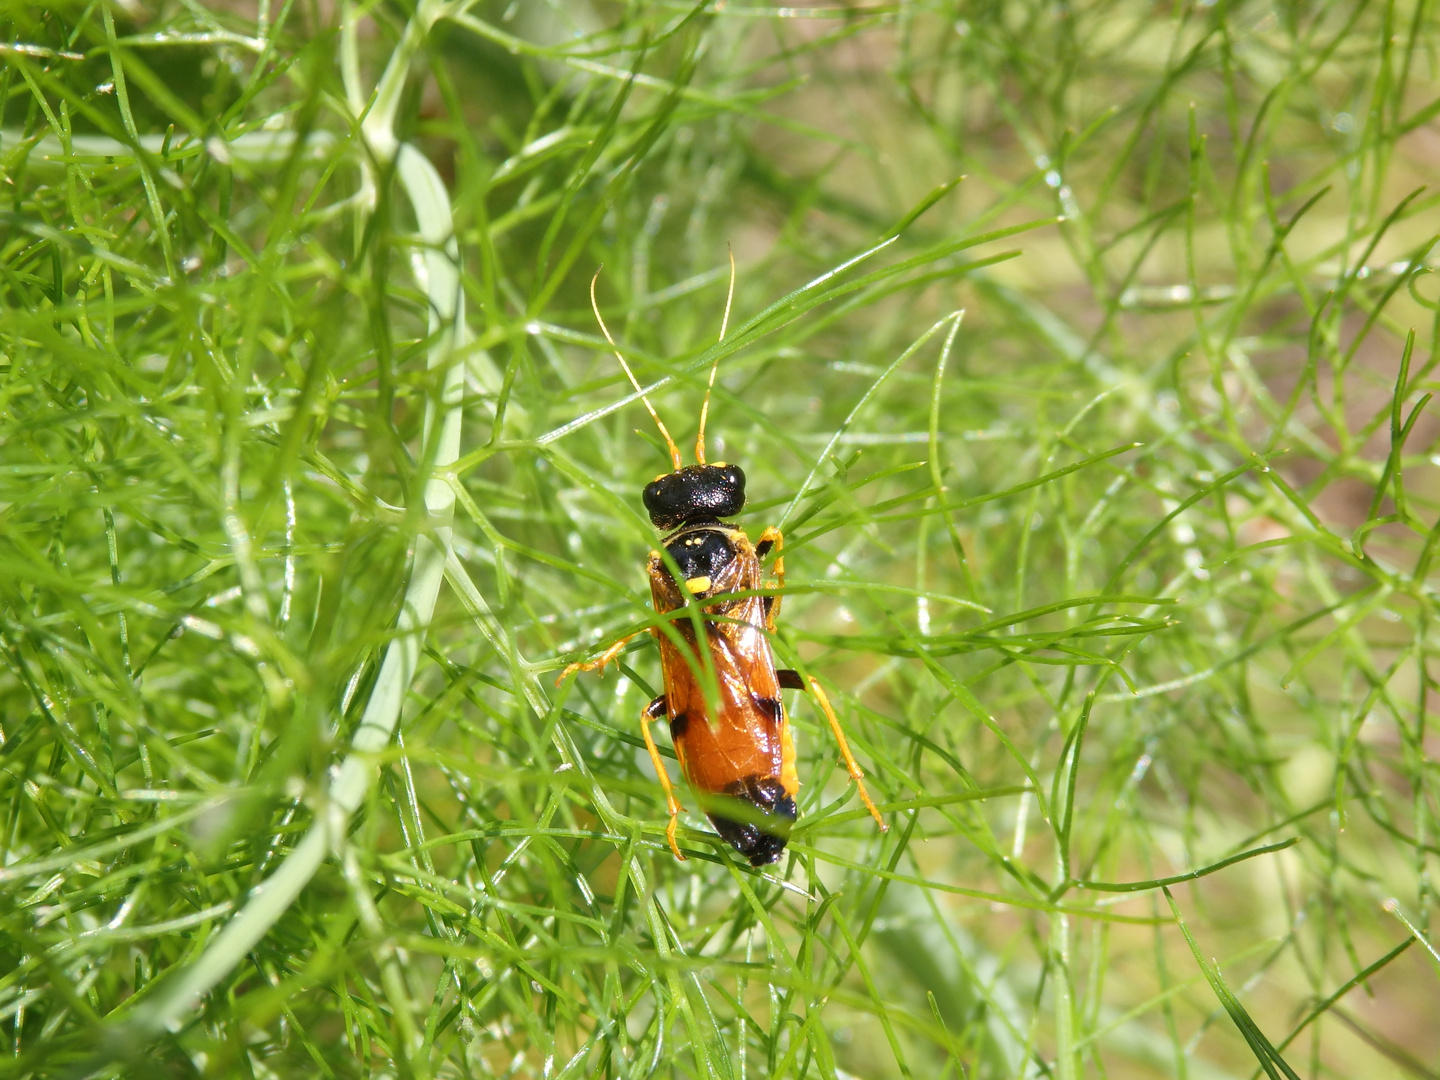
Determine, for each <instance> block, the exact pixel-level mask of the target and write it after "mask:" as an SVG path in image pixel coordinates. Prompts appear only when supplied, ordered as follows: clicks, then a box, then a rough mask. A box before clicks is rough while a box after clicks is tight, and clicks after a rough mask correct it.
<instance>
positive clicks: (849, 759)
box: [776, 669, 890, 832]
mask: <svg viewBox="0 0 1440 1080" xmlns="http://www.w3.org/2000/svg"><path fill="white" fill-rule="evenodd" d="M776 674H777V675H780V676H781V680H780V685H782V686H786V685H793V683H791V682H790V680H788V679H786V678H784V676H786V675H789V676H791V677H792V678H794V681H795V683H799V682H800V679H799V677H798V676H796V674H795V672H793V671H789V670H788V669H787V670H786V671H784V672H776ZM807 681H808V682H809V684H810V686H809V688H810V689H811V690H814V691H815V700H816V701H817V702H819V703H820V710H821V711H822V712H823V713H824V714H825V719H826V720H828V721H829V722H830V731H831V734H833V735H834V736H835V741H836V742H837V743H839V744H840V756H841V757H842V758H844V759H845V768H846V770H847V771H848V772H849V773H850V779H851V780H854V781H855V788H856V790H858V791H859V792H860V801H861V802H863V803H864V804H865V809H867V810H869V811H870V816H871V817H873V818H874V819H875V823H876V824H877V825H879V826H880V831H881V832H889V831H890V826H889V825H886V824H885V819H884V818H882V817H881V816H880V811H879V810H878V809H876V807H875V804H874V802H872V801H871V799H870V793H869V792H868V791H866V790H865V773H864V772H863V771H862V770H861V768H860V766H859V765H858V764H856V762H855V755H854V754H852V753H850V744H849V743H848V742H846V741H845V732H844V730H843V729H842V728H841V727H840V719H839V718H838V717H837V716H836V715H835V710H834V709H833V708H831V707H830V699H829V698H828V697H826V696H825V691H824V689H822V688H821V686H820V683H819V680H817V679H816V678H814V676H811V677H810V678H809V679H808V680H807ZM799 689H801V690H804V689H805V686H804V684H803V683H802V684H801V685H800V686H799Z"/></svg>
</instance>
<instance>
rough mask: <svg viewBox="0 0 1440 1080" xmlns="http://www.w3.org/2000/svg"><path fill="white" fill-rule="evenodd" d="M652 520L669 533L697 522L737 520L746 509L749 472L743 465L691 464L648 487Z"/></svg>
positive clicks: (657, 526) (645, 496)
mask: <svg viewBox="0 0 1440 1080" xmlns="http://www.w3.org/2000/svg"><path fill="white" fill-rule="evenodd" d="M642 497H643V498H644V500H645V509H646V510H647V511H648V512H649V514H650V520H651V521H652V522H654V524H655V527H656V528H657V529H660V530H663V531H666V532H668V531H669V530H671V529H674V528H678V527H679V526H681V525H685V524H687V523H689V522H693V521H717V520H719V519H720V518H726V517H733V516H734V515H735V514H738V513H739V512H740V511H741V510H742V509H744V507H745V473H744V472H743V471H742V470H741V468H740V466H739V465H726V464H724V463H720V462H717V463H716V464H714V465H687V466H685V468H683V469H677V470H676V471H675V472H672V473H666V474H665V475H664V476H661V477H658V478H657V479H655V480H652V481H651V482H650V483H648V484H646V485H645V492H644V494H643V496H642Z"/></svg>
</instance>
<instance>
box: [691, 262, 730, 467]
mask: <svg viewBox="0 0 1440 1080" xmlns="http://www.w3.org/2000/svg"><path fill="white" fill-rule="evenodd" d="M725 250H726V251H728V252H729V253H730V291H729V292H728V293H726V294H725V315H724V316H723V317H722V318H721V320H720V337H719V338H718V339H717V341H716V344H717V345H718V344H719V343H720V342H721V341H724V340H725V328H726V327H727V326H729V325H730V302H731V301H732V300H734V299H735V249H734V248H732V247H731V246H730V244H729V243H728V242H727V243H726V244H725ZM719 366H720V354H719V353H716V354H715V362H714V363H713V364H711V365H710V381H709V382H708V383H706V384H705V404H703V405H701V406H700V434H699V435H697V436H695V460H696V461H697V462H699V463H700V464H701V465H704V464H705V418H706V417H707V416H708V415H709V414H710V391H711V389H712V388H713V387H714V386H715V369H716V368H718V367H719Z"/></svg>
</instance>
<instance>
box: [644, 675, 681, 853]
mask: <svg viewBox="0 0 1440 1080" xmlns="http://www.w3.org/2000/svg"><path fill="white" fill-rule="evenodd" d="M666 711H667V710H666V706H665V695H664V694H661V695H660V696H659V697H657V698H656V699H655V700H654V701H652V702H650V704H649V705H646V706H645V708H644V709H642V710H641V712H640V732H641V734H643V735H644V736H645V749H646V750H648V751H650V763H651V764H652V765H654V766H655V775H656V776H658V777H659V778H660V786H661V787H662V788H664V789H665V809H666V810H668V811H669V812H670V824H669V825H667V826H666V827H665V839H666V841H668V842H669V844H670V850H671V851H673V852H674V853H675V858H677V859H679V860H680V861H681V862H684V861H685V856H684V855H681V854H680V845H678V844H677V843H675V826H676V825H677V824H678V823H679V820H680V811H681V810H683V809H684V807H682V806H681V805H680V801H679V800H678V799H676V798H675V789H674V788H673V787H671V786H670V774H669V773H668V772H666V771H665V762H664V761H662V760H661V759H660V751H659V750H658V749H657V748H656V746H655V739H654V736H652V735H651V734H650V723H651V721H653V720H658V719H659V718H660V717H662V716H664V715H665V713H666Z"/></svg>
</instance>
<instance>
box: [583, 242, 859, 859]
mask: <svg viewBox="0 0 1440 1080" xmlns="http://www.w3.org/2000/svg"><path fill="white" fill-rule="evenodd" d="M599 278H600V271H599V270H596V271H595V276H594V277H593V278H591V279H590V306H591V308H592V309H593V310H594V312H595V320H596V321H597V322H598V323H599V324H600V329H601V331H602V332H603V333H604V335H605V340H606V341H607V342H609V343H610V348H611V350H612V351H613V352H614V354H615V359H617V360H618V361H620V367H621V368H622V369H623V370H624V372H625V375H626V376H627V377H628V378H629V380H630V384H631V385H632V386H634V387H635V390H636V393H637V394H639V396H640V399H641V401H643V402H644V403H645V408H646V409H647V410H648V411H649V413H650V417H651V419H653V420H654V421H655V426H656V427H657V428H659V429H660V434H661V436H662V437H663V438H664V440H665V445H666V448H667V449H668V450H669V453H670V463H671V471H670V472H668V473H664V474H662V475H660V476H657V477H656V478H655V479H654V480H652V481H651V482H650V483H649V484H647V485H646V486H645V490H644V492H643V493H642V499H643V501H644V504H645V509H646V511H647V512H648V513H649V515H650V521H651V522H652V523H653V524H654V526H655V528H656V529H658V530H660V532H661V533H662V534H663V538H662V540H661V544H662V546H663V548H664V554H662V553H661V552H659V551H651V552H650V562H649V567H648V573H649V577H650V596H651V601H652V604H653V606H654V609H655V613H656V615H657V616H662V617H663V616H665V615H667V614H670V613H672V612H673V613H677V614H679V613H681V612H682V611H686V612H689V613H690V614H691V615H693V610H692V609H690V605H694V604H698V605H701V611H700V617H699V618H693V617H690V618H687V617H678V618H675V619H674V620H673V622H672V623H671V627H672V630H671V632H669V633H667V632H662V629H661V628H660V627H659V626H658V625H652V626H651V627H649V628H648V629H649V632H650V633H651V634H653V635H654V637H655V639H656V641H657V642H658V644H659V646H660V670H661V674H662V677H663V680H664V691H665V692H664V693H662V694H661V695H660V696H659V697H657V698H655V700H653V701H652V702H650V704H649V705H647V706H646V707H645V709H644V710H643V711H642V713H641V718H640V727H641V731H642V732H643V733H644V735H645V747H646V749H647V750H648V751H649V753H650V760H651V762H652V763H653V764H654V766H655V773H656V775H657V776H658V777H659V779H660V784H661V786H662V787H663V788H664V789H665V803H666V808H667V810H668V811H669V813H670V822H669V825H668V826H667V827H666V830H665V838H666V840H667V841H668V842H669V844H670V850H671V851H673V852H674V853H675V857H676V858H677V859H684V858H685V856H684V855H682V854H681V853H680V846H679V844H677V843H676V840H675V829H676V824H677V822H678V820H679V815H680V812H681V810H682V809H683V808H682V807H681V805H680V802H679V800H678V799H677V798H676V796H675V789H674V787H673V786H672V785H671V783H670V777H669V774H668V773H667V772H666V769H665V764H664V762H663V761H662V760H661V758H660V751H659V750H658V749H657V748H656V746H655V739H654V737H653V736H652V735H651V733H650V725H651V724H652V723H653V722H654V721H655V720H658V719H659V718H660V717H662V716H663V717H665V718H667V719H668V720H669V722H670V738H671V740H672V742H673V744H674V747H675V756H676V757H677V758H678V759H679V761H680V771H681V772H682V773H683V774H684V776H685V780H686V782H687V783H688V784H689V785H690V788H691V790H692V791H693V792H694V794H695V795H696V797H697V799H699V801H700V803H701V806H702V808H703V809H704V810H705V814H706V817H708V818H709V819H710V823H711V824H712V825H714V827H715V831H716V832H717V833H719V834H720V836H721V837H722V838H724V839H725V840H727V841H728V842H729V843H730V844H731V845H732V846H733V847H734V848H735V850H736V851H738V852H739V853H740V854H741V855H743V856H744V857H745V858H747V859H749V860H750V863H751V865H752V866H764V865H766V864H767V863H772V862H775V861H776V860H777V859H779V858H780V855H781V852H783V851H784V850H785V845H786V843H787V842H788V841H789V838H790V830H791V827H792V826H793V825H794V823H795V819H796V816H797V810H796V805H795V796H796V793H797V792H798V791H799V789H800V779H799V776H798V775H797V774H796V771H795V744H794V740H793V739H792V737H791V733H790V726H789V724H788V723H787V721H786V716H785V706H784V703H783V702H782V701H781V698H780V691H781V689H794V690H807V689H808V690H809V691H810V692H811V693H813V694H814V697H815V701H816V702H817V703H818V704H819V706H820V709H821V711H822V712H823V713H824V714H825V719H826V721H827V722H828V723H829V725H830V730H831V732H833V733H834V736H835V740H836V742H837V743H838V744H839V747H840V755H841V757H842V758H843V759H844V761H845V767H846V769H847V770H848V771H849V773H850V777H851V779H853V780H854V781H855V786H856V790H857V791H858V792H859V794H860V798H861V800H862V801H863V802H864V803H865V806H866V807H867V808H868V809H869V811H870V813H871V815H872V816H873V817H874V818H875V820H876V822H878V823H879V825H880V828H881V830H885V829H886V828H887V825H886V824H885V821H884V819H883V818H882V817H881V816H880V811H879V810H878V809H877V808H876V806H875V803H874V802H873V801H871V798H870V794H869V792H867V791H866V790H865V782H864V780H863V777H864V775H865V774H864V773H863V772H861V770H860V766H859V765H857V764H856V763H855V757H854V755H853V754H852V753H851V752H850V746H849V744H848V743H847V742H846V740H845V733H844V731H843V730H842V729H841V727H840V721H839V719H838V718H837V717H836V716H835V710H834V709H833V708H832V707H831V705H830V700H829V698H828V697H826V695H825V691H824V689H822V688H821V686H820V683H819V682H818V681H816V679H814V678H813V677H807V678H801V676H800V674H799V673H798V672H796V671H793V670H790V669H783V668H782V669H777V668H776V666H775V654H774V652H773V650H772V649H771V645H770V636H769V635H770V634H772V633H774V631H775V620H776V618H777V617H778V616H779V614H780V601H781V591H782V590H783V588H784V584H785V564H784V559H783V558H782V557H781V554H780V552H781V550H782V546H783V542H784V541H783V537H782V536H781V534H780V530H779V529H776V528H773V527H771V528H767V529H766V530H765V531H764V532H763V533H761V535H760V539H759V540H758V541H757V542H756V543H754V544H753V545H752V544H751V542H750V538H749V537H748V536H747V535H746V534H745V530H744V529H742V528H740V527H739V526H738V525H734V524H731V523H728V522H727V521H726V519H727V518H732V517H734V516H735V515H736V514H738V513H740V511H741V509H742V508H743V507H744V505H745V473H744V471H743V470H742V469H741V468H740V466H738V465H732V464H728V463H726V462H723V461H717V462H713V463H707V462H706V461H705V420H706V418H707V416H708V415H709V411H710V393H711V390H712V389H713V388H714V385H715V373H716V370H717V368H718V366H719V355H718V354H717V356H716V359H715V363H714V364H712V365H711V368H710V381H709V383H707V385H706V388H705V403H704V405H702V406H701V409H700V430H699V434H698V435H697V436H696V439H695V461H696V464H694V465H682V464H681V462H680V451H679V449H678V448H677V447H676V445H675V440H674V439H672V438H671V437H670V432H669V431H668V430H667V429H666V427H665V424H664V423H663V422H662V421H661V420H660V415H659V414H658V413H657V412H656V411H655V407H654V406H653V405H652V404H651V403H650V399H649V398H648V397H646V396H645V392H644V390H643V389H641V386H640V383H639V381H638V380H637V379H636V378H635V373H634V372H633V371H631V370H630V365H629V364H628V363H626V361H625V357H624V356H623V355H622V354H621V352H620V348H619V346H617V345H616V344H615V339H614V338H613V337H612V336H611V335H610V330H609V328H608V327H607V326H606V325H605V320H604V318H603V317H602V316H601V314H600V305H599V303H598V302H597V301H596V299H595V285H596V282H597V281H598V280H599ZM734 295H735V256H734V254H733V253H732V254H731V256H730V291H729V294H728V295H727V297H726V300H725V316H724V320H723V321H722V323H721V326H720V341H721V342H723V341H724V340H725V330H726V327H727V326H728V325H729V320H730V305H731V302H732V300H733V299H734ZM772 551H773V552H774V553H775V556H776V557H775V565H774V580H773V581H767V580H765V578H764V575H763V572H762V569H761V562H762V560H764V559H765V558H766V557H767V556H768V555H769V554H770V553H771V552H772ZM697 628H698V629H700V630H703V633H704V638H705V651H704V652H703V653H702V652H701V650H700V648H699V646H698V644H697V641H698V639H699V634H698V633H697ZM644 632H645V631H644V630H640V631H636V633H635V634H630V635H628V636H626V637H622V638H621V639H620V640H618V641H616V642H615V643H614V644H612V645H610V646H609V647H608V648H607V649H605V651H604V652H602V653H601V654H600V655H599V656H598V657H596V658H595V659H594V660H589V661H586V662H583V663H579V662H577V663H573V664H570V665H569V666H567V667H566V668H565V670H564V671H562V672H561V674H560V677H559V678H558V679H557V680H556V681H555V683H556V685H557V686H558V685H560V683H562V682H564V681H565V679H566V677H567V676H569V675H570V674H571V673H572V672H575V671H594V670H596V669H603V668H604V666H605V665H606V664H608V663H609V662H610V661H611V660H614V659H615V658H616V657H617V656H619V655H620V652H621V650H622V649H624V648H625V646H626V644H627V643H629V641H630V640H631V639H632V638H634V637H635V636H636V635H637V634H640V633H644ZM712 674H713V680H712V678H710V676H711V675H712ZM807 684H808V685H807ZM707 689H708V690H709V693H708V694H707ZM712 705H713V706H714V707H713V708H712Z"/></svg>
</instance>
